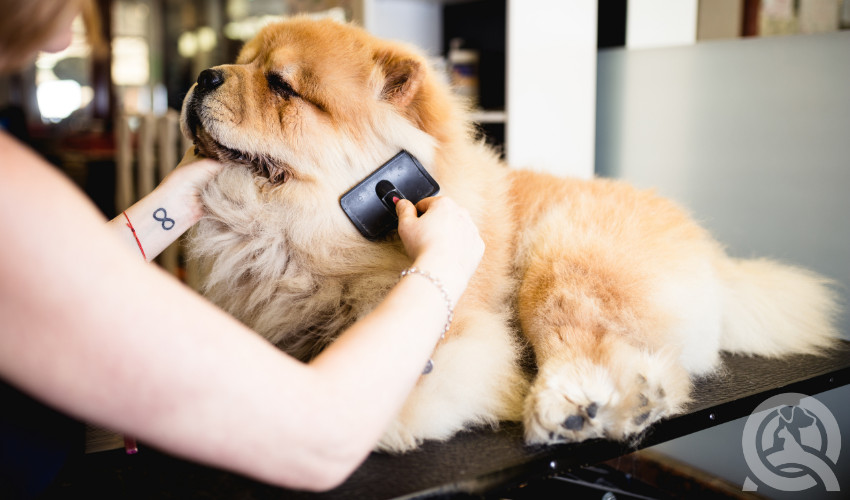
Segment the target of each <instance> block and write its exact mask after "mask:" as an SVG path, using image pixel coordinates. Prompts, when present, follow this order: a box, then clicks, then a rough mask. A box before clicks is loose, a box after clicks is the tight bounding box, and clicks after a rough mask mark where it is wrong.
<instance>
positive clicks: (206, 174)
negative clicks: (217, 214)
mask: <svg viewBox="0 0 850 500" xmlns="http://www.w3.org/2000/svg"><path fill="white" fill-rule="evenodd" d="M221 168H222V166H221V164H220V163H217V162H215V161H212V160H209V159H205V158H199V157H197V156H195V154H194V153H193V149H191V148H190V149H189V150H188V151H186V154H185V155H184V156H183V159H182V160H181V161H180V164H179V165H178V166H177V168H175V169H174V170H173V171H172V172H171V173H169V174H168V175H167V176H166V177H165V179H163V180H162V182H161V183H160V184H159V186H157V187H156V189H154V190H153V191H152V192H150V193H148V194H147V195H146V196H145V197H144V198H142V199H141V200H139V201H138V202H136V203H135V204H133V206H131V207H129V208H127V209H126V210H124V211H123V212H122V213H121V214H119V215H118V216H117V217H115V218H114V219H112V220H111V221H109V222H108V223H107V226H108V227H109V228H110V229H111V230H112V231H114V232H115V233H116V234H118V236H119V237H120V238H121V240H122V241H124V243H125V244H126V245H127V246H128V247H129V248H132V249H133V250H134V251H135V252H141V254H142V255H144V257H145V260H147V261H149V262H150V261H152V260H153V259H155V258H156V256H157V255H159V254H160V253H161V252H162V251H163V250H165V249H166V248H167V247H168V245H170V244H172V243H173V242H174V241H176V240H177V238H179V237H180V235H182V234H183V233H185V232H186V231H187V230H188V229H189V228H190V227H192V226H193V225H195V223H196V222H198V220H199V219H200V218H201V216H202V215H203V207H202V206H201V200H200V191H201V189H202V188H203V186H204V184H206V183H207V182H209V180H210V179H212V178H213V176H215V174H216V173H218V171H219V170H221Z"/></svg>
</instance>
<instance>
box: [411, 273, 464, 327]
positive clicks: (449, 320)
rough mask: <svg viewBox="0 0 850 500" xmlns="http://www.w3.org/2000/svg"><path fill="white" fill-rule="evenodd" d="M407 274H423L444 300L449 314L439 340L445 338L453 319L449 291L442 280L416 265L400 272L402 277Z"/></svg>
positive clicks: (452, 307)
mask: <svg viewBox="0 0 850 500" xmlns="http://www.w3.org/2000/svg"><path fill="white" fill-rule="evenodd" d="M408 274H418V275H420V276H424V277H425V278H427V279H428V281H430V282H431V283H433V284H434V286H436V287H437V289H438V290H439V291H440V294H441V295H442V296H443V300H445V301H446V309H448V311H449V314H448V316H447V317H446V326H445V327H443V333H442V334H440V340H442V339H444V338H446V332H448V331H449V328H450V327H451V326H452V319H454V310H455V309H454V306H453V305H452V299H451V298H450V297H449V292H448V290H446V287H445V286H443V282H442V281H440V280H439V279H437V277H436V276H434V275H433V274H431V273H429V272H428V271H423V270H422V269H419V268H418V267H410V268H408V269H405V270H404V271H402V272H401V277H402V278H404V277H405V276H407V275H408Z"/></svg>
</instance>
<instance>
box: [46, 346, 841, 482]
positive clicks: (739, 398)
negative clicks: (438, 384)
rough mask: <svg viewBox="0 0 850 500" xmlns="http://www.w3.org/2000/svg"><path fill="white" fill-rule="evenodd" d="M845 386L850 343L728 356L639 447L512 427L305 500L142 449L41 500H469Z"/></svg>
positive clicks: (473, 435)
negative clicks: (777, 398) (807, 351)
mask: <svg viewBox="0 0 850 500" xmlns="http://www.w3.org/2000/svg"><path fill="white" fill-rule="evenodd" d="M846 384H850V342H843V343H842V345H841V346H840V347H839V348H838V349H836V350H834V351H833V352H831V353H829V354H828V355H826V356H804V355H796V356H791V357H788V358H784V359H779V360H776V359H764V358H758V357H743V356H731V355H726V356H724V368H723V370H721V373H720V374H718V375H715V376H712V377H711V378H706V379H704V380H700V381H698V382H697V383H696V387H695V390H694V394H693V402H691V403H690V404H689V405H688V407H687V410H686V411H685V412H684V413H683V414H681V415H678V416H676V417H673V418H670V419H667V420H664V421H661V422H658V423H656V424H655V425H653V426H652V427H651V428H650V430H649V432H647V434H646V435H645V436H644V437H643V439H642V440H641V441H640V442H639V443H632V444H630V445H624V444H621V443H614V442H610V441H604V440H591V441H586V442H583V443H578V444H564V445H556V446H545V447H544V446H535V447H531V446H526V445H525V444H524V443H523V440H522V428H521V425H520V424H518V423H503V424H502V425H501V426H500V427H499V428H498V429H495V430H494V429H489V428H488V429H479V430H475V431H469V432H464V433H461V434H459V435H457V436H455V437H454V438H452V439H451V440H449V441H446V442H427V443H425V444H424V445H423V446H422V447H421V449H419V450H416V451H414V452H409V453H406V454H403V455H395V456H394V455H388V454H382V453H373V454H372V455H371V456H370V457H369V459H368V460H367V461H366V462H365V463H364V464H363V465H362V466H361V467H360V468H359V469H358V470H357V471H356V472H355V473H354V474H353V475H352V476H351V478H349V480H348V481H347V482H346V483H344V484H343V485H342V486H340V487H339V488H337V489H335V490H333V491H330V492H327V493H322V494H311V493H305V492H298V491H290V490H285V489H281V488H275V487H272V486H268V485H265V484H262V483H258V482H255V481H252V480H250V479H247V478H244V477H242V476H239V475H236V474H232V473H229V472H224V471H221V470H218V469H214V468H210V467H206V466H202V465H198V464H194V463H191V462H187V461H184V460H181V459H177V458H174V457H171V456H169V455H166V454H163V453H160V452H158V451H156V450H153V449H151V448H147V447H145V446H144V443H142V444H141V451H140V453H138V454H137V455H126V454H124V452H123V450H114V451H107V452H99V453H91V454H87V455H83V456H81V457H78V458H76V459H74V460H72V461H70V462H69V463H68V464H67V466H66V467H65V469H64V470H63V471H62V473H61V475H60V477H59V478H58V480H57V481H56V482H55V483H54V484H53V486H52V487H51V489H50V490H49V491H48V493H47V495H46V498H77V497H80V498H175V499H177V498H179V499H188V498H228V499H230V498H249V499H260V498H263V499H265V498H268V499H290V498H295V499H339V498H344V499H383V498H416V497H437V498H439V497H442V498H451V497H459V496H467V497H468V496H470V495H477V494H482V493H484V492H487V491H492V490H493V489H494V488H502V487H505V486H506V485H511V484H516V483H519V482H521V481H525V480H528V479H533V478H539V477H545V476H547V475H551V474H553V473H554V472H566V471H569V470H571V469H575V468H579V467H583V466H586V465H590V464H594V463H598V462H600V461H604V460H607V459H610V458H614V457H617V456H620V455H623V454H626V453H629V452H632V451H635V450H637V449H639V448H643V447H646V446H650V445H654V444H658V443H661V442H664V441H667V440H670V439H674V438H677V437H680V436H683V435H686V434H690V433H693V432H697V431H700V430H703V429H707V428H709V427H713V426H715V425H719V424H721V423H724V422H728V421H730V420H734V419H736V418H740V417H744V416H747V415H749V414H750V413H751V412H752V411H753V410H754V409H755V408H756V407H757V406H758V405H759V404H760V403H762V402H763V401H764V400H765V399H767V398H768V397H770V396H773V395H776V394H781V393H785V392H798V393H803V394H809V395H813V394H817V393H820V392H824V391H827V390H829V389H833V388H836V387H840V386H842V385H846Z"/></svg>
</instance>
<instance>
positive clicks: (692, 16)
mask: <svg viewBox="0 0 850 500" xmlns="http://www.w3.org/2000/svg"><path fill="white" fill-rule="evenodd" d="M711 1H714V0H711ZM697 3H698V1H697V0H629V1H628V7H627V9H628V12H627V15H626V47H628V48H630V49H643V48H652V47H665V46H675V45H689V44H692V43H694V42H695V41H696V39H697Z"/></svg>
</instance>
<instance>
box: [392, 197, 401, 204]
mask: <svg viewBox="0 0 850 500" xmlns="http://www.w3.org/2000/svg"><path fill="white" fill-rule="evenodd" d="M399 199H400V198H399V197H398V196H393V205H395V204H397V203H398V200H399Z"/></svg>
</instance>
